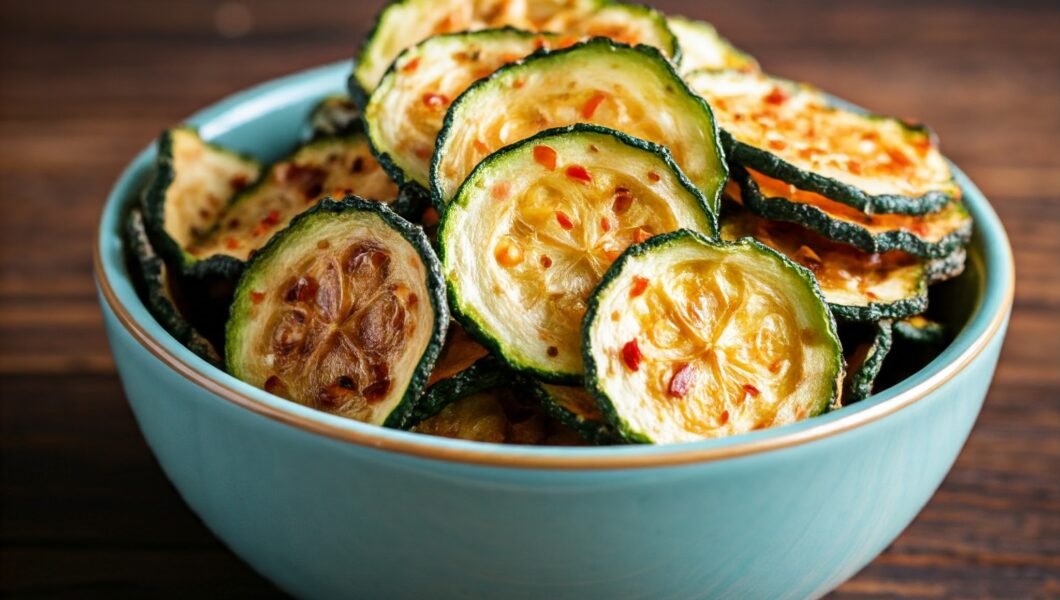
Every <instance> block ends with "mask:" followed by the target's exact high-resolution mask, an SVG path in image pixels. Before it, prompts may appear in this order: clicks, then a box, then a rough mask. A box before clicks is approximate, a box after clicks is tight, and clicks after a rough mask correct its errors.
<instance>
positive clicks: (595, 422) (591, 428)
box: [529, 381, 622, 444]
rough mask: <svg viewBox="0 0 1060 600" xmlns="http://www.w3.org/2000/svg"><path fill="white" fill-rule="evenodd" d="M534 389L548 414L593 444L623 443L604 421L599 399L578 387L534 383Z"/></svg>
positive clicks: (532, 383) (531, 385)
mask: <svg viewBox="0 0 1060 600" xmlns="http://www.w3.org/2000/svg"><path fill="white" fill-rule="evenodd" d="M529 385H530V389H531V390H532V391H533V393H534V395H535V396H536V397H537V399H538V402H540V403H541V406H542V408H544V410H545V412H547V413H548V414H550V415H551V416H552V417H554V418H555V419H558V420H559V422H561V423H563V424H564V425H566V426H567V427H570V428H571V429H573V430H574V431H577V432H578V433H579V434H580V435H581V436H582V437H583V438H584V439H585V440H586V441H588V442H591V443H593V444H614V443H620V442H621V441H622V438H621V437H619V436H618V434H617V433H615V431H614V430H613V429H612V428H611V425H610V424H609V423H608V422H607V419H605V418H604V414H603V413H602V412H601V411H600V407H599V406H597V405H596V398H594V397H593V396H592V394H590V393H589V392H587V391H586V390H585V388H584V387H582V386H580V385H578V386H573V385H554V384H551V383H542V382H537V381H535V382H531V383H529Z"/></svg>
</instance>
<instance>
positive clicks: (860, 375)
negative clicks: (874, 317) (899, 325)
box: [843, 320, 892, 406]
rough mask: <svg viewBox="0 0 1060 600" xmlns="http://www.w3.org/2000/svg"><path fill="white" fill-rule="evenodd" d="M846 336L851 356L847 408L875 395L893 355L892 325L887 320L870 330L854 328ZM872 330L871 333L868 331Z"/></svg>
mask: <svg viewBox="0 0 1060 600" xmlns="http://www.w3.org/2000/svg"><path fill="white" fill-rule="evenodd" d="M852 329H853V331H849V332H843V347H844V348H849V349H850V350H849V351H848V353H847V357H846V362H847V376H846V380H845V381H844V382H843V405H844V406H847V405H850V404H853V403H854V402H859V401H861V400H864V399H866V398H868V397H869V396H871V395H872V392H873V389H874V386H875V384H876V378H877V377H878V376H879V374H880V370H881V369H882V368H883V362H884V360H885V359H886V358H887V355H888V354H889V353H890V351H891V339H892V338H891V321H890V320H883V321H879V322H877V323H872V324H871V325H869V326H868V327H866V326H864V325H862V326H861V327H857V326H855V327H853V328H852ZM865 329H868V330H869V331H865Z"/></svg>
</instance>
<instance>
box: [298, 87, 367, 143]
mask: <svg viewBox="0 0 1060 600" xmlns="http://www.w3.org/2000/svg"><path fill="white" fill-rule="evenodd" d="M309 127H310V131H311V133H310V139H314V140H316V139H320V138H328V137H346V136H352V135H355V134H358V133H360V132H361V131H362V125H361V109H360V108H358V107H357V105H356V104H355V103H354V102H353V100H352V99H350V97H349V96H345V95H342V96H328V97H327V98H324V99H323V100H321V101H320V102H319V103H318V104H317V105H316V106H315V107H313V111H312V112H310V113H309Z"/></svg>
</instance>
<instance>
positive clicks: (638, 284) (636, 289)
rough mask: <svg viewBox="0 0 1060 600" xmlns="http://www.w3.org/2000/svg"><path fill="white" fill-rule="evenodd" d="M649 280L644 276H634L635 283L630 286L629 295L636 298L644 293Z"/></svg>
mask: <svg viewBox="0 0 1060 600" xmlns="http://www.w3.org/2000/svg"><path fill="white" fill-rule="evenodd" d="M648 283H649V282H648V280H647V279H645V278H644V277H640V276H637V277H634V278H633V285H632V286H631V287H630V288H629V297H630V298H636V297H637V296H639V295H641V294H643V293H644V290H646V289H648Z"/></svg>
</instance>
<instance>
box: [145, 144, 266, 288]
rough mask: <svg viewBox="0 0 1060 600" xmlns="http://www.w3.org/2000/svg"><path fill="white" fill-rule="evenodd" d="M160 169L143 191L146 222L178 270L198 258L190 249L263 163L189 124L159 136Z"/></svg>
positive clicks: (155, 241) (154, 242)
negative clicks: (204, 135) (208, 138)
mask: <svg viewBox="0 0 1060 600" xmlns="http://www.w3.org/2000/svg"><path fill="white" fill-rule="evenodd" d="M155 160H156V162H155V173H154V176H153V178H152V179H151V182H150V183H149V184H148V186H147V189H146V191H145V192H144V195H143V197H142V206H143V216H144V225H145V226H146V228H147V234H148V235H149V236H150V239H151V243H152V245H153V246H154V248H155V249H156V250H157V251H158V253H159V254H160V255H161V256H162V257H163V258H164V259H165V260H166V261H167V262H168V263H169V264H171V265H173V266H174V267H175V268H177V269H178V270H182V271H183V270H190V269H191V267H192V265H194V263H195V262H197V260H198V258H197V257H196V256H195V255H193V254H192V253H190V252H188V248H190V247H191V246H192V245H194V244H195V243H197V242H198V241H199V239H201V238H202V237H203V236H205V235H206V234H207V233H208V232H209V231H210V230H212V229H213V228H214V226H215V225H216V223H217V220H218V219H219V218H220V217H221V215H222V214H223V213H224V211H225V209H226V208H227V206H228V204H229V202H230V201H231V199H232V198H233V197H235V196H236V194H238V193H239V192H240V191H241V190H243V189H244V188H246V187H247V186H249V185H250V184H251V183H253V182H254V181H255V180H256V179H257V178H258V175H259V174H260V172H261V164H260V163H259V162H258V161H256V160H254V159H253V158H250V157H248V156H244V155H241V154H237V153H236V152H234V151H232V150H228V149H226V148H222V147H221V146H218V145H215V144H211V143H209V142H206V141H205V140H203V139H202V137H200V136H199V133H198V131H196V130H195V129H192V128H190V127H175V128H173V129H168V130H166V131H165V132H163V133H162V136H161V137H159V139H158V155H157V158H156V159H155Z"/></svg>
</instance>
